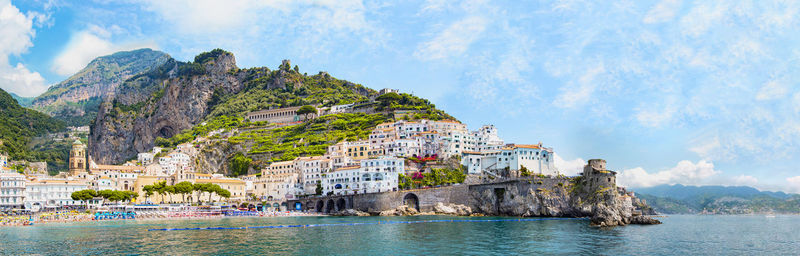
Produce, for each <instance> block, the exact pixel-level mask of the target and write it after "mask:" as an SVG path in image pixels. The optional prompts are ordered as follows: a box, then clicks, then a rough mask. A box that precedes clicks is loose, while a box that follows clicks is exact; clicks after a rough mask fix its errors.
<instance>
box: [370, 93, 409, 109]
mask: <svg viewBox="0 0 800 256" xmlns="http://www.w3.org/2000/svg"><path fill="white" fill-rule="evenodd" d="M401 99H403V97H402V96H400V94H397V93H394V92H390V93H387V94H384V95H381V96H378V97H377V98H375V100H376V101H380V102H381V107H383V108H390V107H391V106H392V104H395V103H397V102H399V101H400V100H401Z"/></svg>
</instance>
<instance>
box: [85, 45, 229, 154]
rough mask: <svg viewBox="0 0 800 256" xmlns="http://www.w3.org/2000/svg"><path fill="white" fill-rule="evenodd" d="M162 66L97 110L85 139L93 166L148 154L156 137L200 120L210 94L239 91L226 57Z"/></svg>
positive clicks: (175, 131) (164, 136)
mask: <svg viewBox="0 0 800 256" xmlns="http://www.w3.org/2000/svg"><path fill="white" fill-rule="evenodd" d="M166 65H167V66H165V67H162V68H161V74H154V75H153V76H152V78H145V77H142V78H139V79H135V80H129V81H128V82H126V83H127V84H126V85H124V86H121V87H120V90H118V91H117V93H118V94H119V96H118V97H115V98H113V99H109V100H106V101H104V102H103V103H102V104H101V106H100V110H99V112H98V115H97V119H96V121H95V124H94V126H93V127H92V134H91V135H90V142H89V148H90V152H91V156H92V158H93V160H95V161H96V162H98V163H119V162H122V161H124V160H127V159H130V158H133V157H135V156H136V153H138V152H144V151H147V150H149V149H150V148H152V147H153V146H154V142H155V139H156V138H157V137H163V138H170V137H172V136H173V135H175V134H177V133H178V132H180V131H181V130H184V129H189V128H191V127H192V126H194V125H195V124H197V123H198V122H199V121H200V120H202V119H203V118H204V117H205V116H206V115H207V114H208V112H209V100H210V99H211V96H212V94H214V92H215V91H218V90H219V91H223V92H224V93H236V92H238V91H239V90H241V88H242V84H241V80H242V77H241V75H243V74H242V73H240V74H239V75H238V76H237V75H236V74H235V72H229V71H232V70H235V69H237V68H236V61H235V58H234V56H233V54H231V53H229V52H221V53H219V54H217V55H215V56H213V58H211V59H206V60H205V61H204V62H202V63H197V62H196V63H190V64H185V63H173V62H167V63H166ZM198 65H199V66H198ZM142 80H146V81H142ZM142 92H145V93H142ZM147 92H151V94H148V93H147Z"/></svg>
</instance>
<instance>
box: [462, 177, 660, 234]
mask: <svg viewBox="0 0 800 256" xmlns="http://www.w3.org/2000/svg"><path fill="white" fill-rule="evenodd" d="M470 197H471V200H470V202H472V205H471V207H472V209H473V211H474V212H477V213H482V214H485V215H500V216H521V217H588V218H590V219H591V222H592V224H593V225H596V226H618V225H627V224H657V223H660V222H658V221H657V220H653V219H651V218H649V217H646V216H641V215H640V211H639V210H638V209H636V208H635V207H634V206H633V203H632V202H633V201H634V199H635V198H634V197H633V196H632V193H627V192H625V191H624V189H618V188H616V187H613V188H611V187H609V188H606V189H599V190H587V189H586V188H585V187H583V186H582V185H581V178H529V179H521V180H511V181H505V182H498V183H492V184H484V185H477V186H471V187H470Z"/></svg>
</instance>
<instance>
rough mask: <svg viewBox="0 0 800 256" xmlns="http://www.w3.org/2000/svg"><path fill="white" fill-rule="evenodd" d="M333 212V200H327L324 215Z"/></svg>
mask: <svg viewBox="0 0 800 256" xmlns="http://www.w3.org/2000/svg"><path fill="white" fill-rule="evenodd" d="M333 210H334V205H333V199H328V203H327V204H326V205H325V213H331V212H333Z"/></svg>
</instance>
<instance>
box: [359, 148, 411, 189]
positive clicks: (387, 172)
mask: <svg viewBox="0 0 800 256" xmlns="http://www.w3.org/2000/svg"><path fill="white" fill-rule="evenodd" d="M404 165H405V160H403V159H400V158H395V157H379V158H377V159H365V160H361V168H360V170H359V174H360V175H361V177H360V179H359V181H358V182H359V183H360V186H359V190H360V191H361V192H363V193H375V192H386V191H392V190H396V189H397V179H398V176H399V174H401V173H405V166H404Z"/></svg>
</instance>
